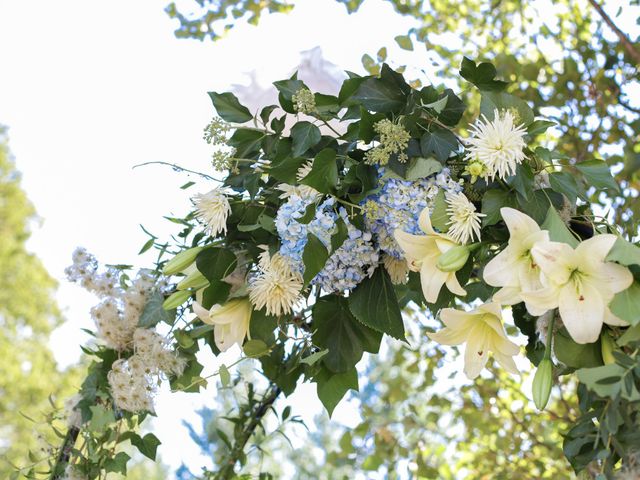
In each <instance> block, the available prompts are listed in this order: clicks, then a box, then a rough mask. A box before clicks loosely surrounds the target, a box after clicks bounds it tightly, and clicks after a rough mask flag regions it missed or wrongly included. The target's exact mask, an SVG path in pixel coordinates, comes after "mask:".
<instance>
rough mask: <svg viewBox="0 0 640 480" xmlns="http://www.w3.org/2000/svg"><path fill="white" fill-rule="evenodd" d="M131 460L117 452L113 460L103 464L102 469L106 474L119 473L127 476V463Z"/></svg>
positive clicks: (124, 454)
mask: <svg viewBox="0 0 640 480" xmlns="http://www.w3.org/2000/svg"><path fill="white" fill-rule="evenodd" d="M129 459H131V457H130V456H129V455H127V454H126V453H124V452H118V453H116V455H115V456H114V457H113V458H108V459H107V460H106V461H105V462H104V469H105V471H106V472H107V473H111V472H113V473H120V474H122V475H125V476H126V475H127V462H128V461H129Z"/></svg>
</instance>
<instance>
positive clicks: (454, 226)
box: [445, 192, 485, 245]
mask: <svg viewBox="0 0 640 480" xmlns="http://www.w3.org/2000/svg"><path fill="white" fill-rule="evenodd" d="M445 198H446V201H447V213H448V214H449V222H448V225H449V231H448V232H447V234H448V235H449V236H450V237H451V238H453V239H454V240H456V241H457V242H458V243H461V244H463V245H464V244H466V243H467V242H469V241H471V240H473V237H474V236H475V237H476V238H477V240H480V223H481V218H482V217H484V216H485V214H483V213H478V212H476V206H475V205H474V204H473V203H471V202H470V201H469V199H468V198H467V197H466V196H465V194H464V193H462V192H459V193H453V192H447V193H446V196H445Z"/></svg>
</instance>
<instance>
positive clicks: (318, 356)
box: [300, 348, 329, 365]
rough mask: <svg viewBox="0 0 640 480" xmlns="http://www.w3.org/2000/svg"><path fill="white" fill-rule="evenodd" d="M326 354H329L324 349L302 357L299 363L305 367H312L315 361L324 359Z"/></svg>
mask: <svg viewBox="0 0 640 480" xmlns="http://www.w3.org/2000/svg"><path fill="white" fill-rule="evenodd" d="M327 353H329V350H327V349H326V348H325V349H324V350H319V351H317V352H315V353H312V354H311V355H308V356H306V357H304V358H303V359H302V360H300V363H304V364H305V365H314V364H315V363H316V362H317V361H319V360H321V359H322V357H324V356H325V355H326V354H327Z"/></svg>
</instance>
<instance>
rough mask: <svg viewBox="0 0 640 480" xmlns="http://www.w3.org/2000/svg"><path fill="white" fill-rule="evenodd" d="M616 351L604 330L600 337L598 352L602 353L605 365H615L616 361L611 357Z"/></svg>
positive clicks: (613, 343) (609, 336)
mask: <svg viewBox="0 0 640 480" xmlns="http://www.w3.org/2000/svg"><path fill="white" fill-rule="evenodd" d="M615 349H616V344H615V342H614V341H613V338H611V335H609V332H607V331H606V330H605V331H603V332H602V335H601V336H600V351H601V352H602V360H603V361H604V364H605V365H610V364H612V363H616V359H615V358H614V356H613V351H614V350H615Z"/></svg>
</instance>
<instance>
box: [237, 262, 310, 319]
mask: <svg viewBox="0 0 640 480" xmlns="http://www.w3.org/2000/svg"><path fill="white" fill-rule="evenodd" d="M258 269H259V272H258V274H257V275H256V276H255V277H254V278H253V280H252V281H251V282H250V283H249V298H250V299H251V303H253V305H254V306H255V308H256V309H258V310H260V309H262V308H265V307H266V312H267V315H276V316H280V315H283V314H288V313H290V312H291V311H292V309H293V307H294V306H295V305H296V304H297V303H298V302H299V301H300V291H301V290H302V286H303V280H302V275H300V273H298V272H296V271H294V270H293V269H292V267H291V261H290V260H289V259H288V258H287V257H285V256H283V255H280V254H279V253H276V254H275V255H273V256H270V255H269V252H268V251H267V250H265V251H264V252H263V253H262V254H261V255H260V263H259V264H258Z"/></svg>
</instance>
